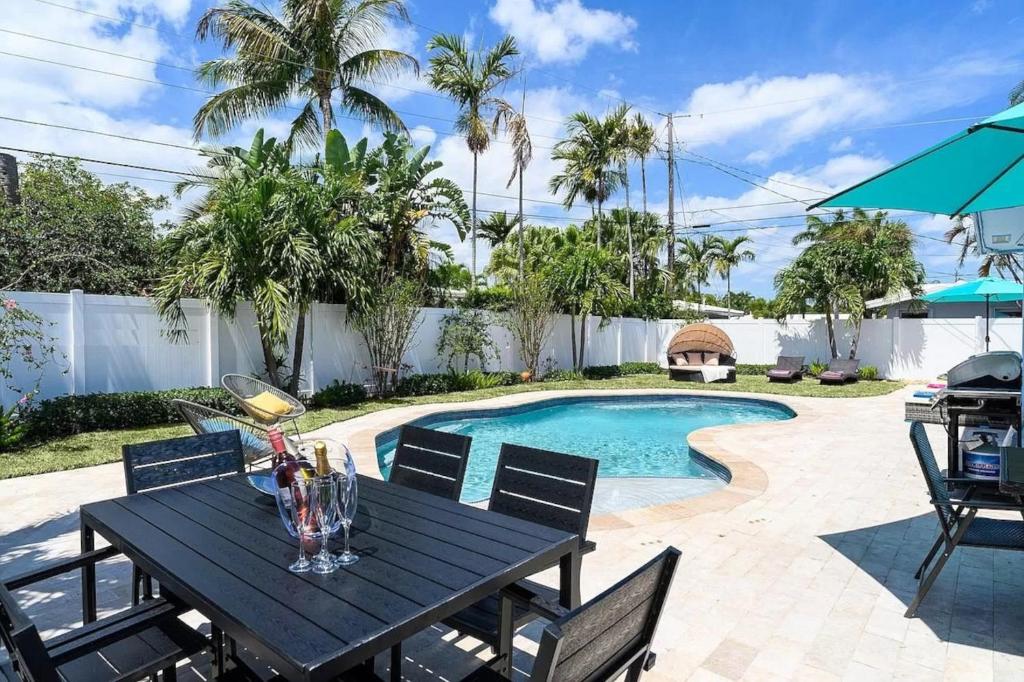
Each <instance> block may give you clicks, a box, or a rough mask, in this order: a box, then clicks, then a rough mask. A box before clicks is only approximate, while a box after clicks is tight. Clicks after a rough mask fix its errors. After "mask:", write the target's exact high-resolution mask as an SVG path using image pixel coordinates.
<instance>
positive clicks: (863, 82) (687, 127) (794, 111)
mask: <svg viewBox="0 0 1024 682" xmlns="http://www.w3.org/2000/svg"><path fill="white" fill-rule="evenodd" d="M889 111H890V105H889V102H888V100H887V98H886V97H884V96H883V95H882V94H880V92H879V88H878V84H877V83H876V82H875V79H872V78H867V77H858V76H842V75H839V74H835V73H819V74H809V75H807V76H803V77H796V76H779V77H776V78H770V79H762V78H759V77H757V76H750V77H747V78H743V79H741V80H736V81H732V82H729V83H708V84H705V85H701V86H700V87H698V88H697V89H695V90H694V91H693V92H692V94H691V95H690V97H689V99H688V100H687V102H686V105H685V106H684V108H683V112H684V114H686V115H685V116H683V117H680V118H679V119H678V122H677V125H676V130H677V137H678V138H679V139H681V140H685V141H686V142H687V144H689V145H691V146H693V147H702V146H710V145H721V144H725V143H731V142H733V141H739V142H741V143H742V142H746V143H747V144H749V146H750V147H751V148H752V150H751V152H749V154H748V157H747V161H748V162H754V163H764V162H767V161H770V160H771V159H772V158H775V157H776V156H778V155H779V154H781V153H783V152H785V151H787V150H788V149H789V148H790V147H791V146H793V145H794V144H797V143H799V142H803V141H806V140H809V139H812V138H814V137H816V136H818V135H820V134H821V133H823V132H825V131H828V130H830V129H834V128H836V127H838V126H839V125H843V126H848V125H851V124H857V123H862V122H865V121H873V120H876V119H878V118H880V117H881V116H882V115H884V114H886V113H887V112H889Z"/></svg>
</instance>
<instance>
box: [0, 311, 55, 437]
mask: <svg viewBox="0 0 1024 682" xmlns="http://www.w3.org/2000/svg"><path fill="white" fill-rule="evenodd" d="M0 301H2V303H0V382H3V386H2V387H3V388H5V389H7V391H9V392H11V393H14V394H15V395H17V396H18V398H17V399H16V400H15V402H14V403H13V404H12V405H10V406H9V407H4V406H3V405H0V452H2V451H4V450H7V449H11V448H14V447H16V446H17V445H18V443H20V442H21V440H22V439H23V438H25V436H26V435H27V434H28V432H29V430H30V427H29V422H28V420H29V418H30V416H31V414H32V410H33V405H32V401H33V399H34V398H35V396H36V393H37V392H38V391H39V383H40V381H42V378H43V369H44V368H45V367H46V365H47V363H49V362H50V361H51V360H53V359H54V357H55V356H56V355H57V350H56V347H55V345H54V340H53V339H52V338H51V337H50V336H48V335H47V334H46V332H45V331H44V325H45V322H44V321H43V319H42V318H41V317H39V316H38V315H36V314H35V313H33V312H32V311H31V310H28V309H27V308H24V307H22V306H20V305H18V302H17V301H15V300H14V299H12V298H4V297H3V296H0ZM16 370H17V371H16ZM16 375H17V376H16ZM18 377H20V380H19V379H18ZM26 381H27V382H28V383H25V382H26Z"/></svg>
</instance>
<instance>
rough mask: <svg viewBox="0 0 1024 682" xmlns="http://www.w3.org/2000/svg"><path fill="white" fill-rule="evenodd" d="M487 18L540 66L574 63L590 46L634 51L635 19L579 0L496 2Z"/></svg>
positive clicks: (507, 0) (515, 0)
mask: <svg viewBox="0 0 1024 682" xmlns="http://www.w3.org/2000/svg"><path fill="white" fill-rule="evenodd" d="M490 16H491V19H492V20H493V21H494V22H495V23H496V24H498V25H499V26H501V27H502V28H503V29H505V30H506V31H508V32H509V33H511V34H512V35H514V36H515V37H516V39H517V40H518V41H519V42H520V44H521V45H522V46H523V47H525V48H526V49H528V50H529V51H530V52H531V53H532V54H533V55H535V56H536V58H537V59H538V60H539V61H541V62H543V63H551V62H577V61H579V60H580V59H582V58H583V57H584V56H586V54H587V51H588V50H590V48H591V47H593V46H594V45H603V46H610V47H616V48H618V49H621V50H634V49H636V43H635V42H634V40H633V31H634V30H635V29H636V20H635V19H633V18H632V17H630V16H628V15H625V14H620V13H618V12H610V11H608V10H604V9H588V8H586V7H584V6H583V4H582V3H581V2H580V0H557V2H551V1H550V0H547V1H545V0H497V2H496V3H495V4H494V7H492V8H491V12H490Z"/></svg>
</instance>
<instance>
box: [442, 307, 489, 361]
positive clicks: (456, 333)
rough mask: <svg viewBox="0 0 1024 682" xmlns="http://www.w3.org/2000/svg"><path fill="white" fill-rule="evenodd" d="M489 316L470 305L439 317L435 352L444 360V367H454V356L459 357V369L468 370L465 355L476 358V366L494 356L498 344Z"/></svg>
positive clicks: (467, 359)
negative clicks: (438, 334) (439, 332)
mask: <svg viewBox="0 0 1024 682" xmlns="http://www.w3.org/2000/svg"><path fill="white" fill-rule="evenodd" d="M490 324H491V320H490V316H489V315H488V314H487V313H486V312H484V311H482V310H475V309H470V308H457V309H456V310H454V311H453V312H450V313H448V314H447V315H445V316H444V318H443V319H442V320H441V335H440V336H439V337H438V339H437V354H438V356H439V357H443V358H445V360H446V363H447V366H448V371H449V372H454V371H457V364H458V363H457V364H456V366H453V365H452V362H453V361H454V360H457V359H460V358H461V360H462V362H461V365H462V368H461V369H462V373H463V374H465V373H466V372H468V371H469V359H470V358H476V360H477V362H478V363H479V364H480V369H481V370H483V369H484V368H486V367H487V361H488V360H489V359H491V358H497V357H498V347H497V346H496V345H495V343H494V341H493V339H491V334H490Z"/></svg>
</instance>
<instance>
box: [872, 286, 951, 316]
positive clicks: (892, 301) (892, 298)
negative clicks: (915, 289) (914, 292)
mask: <svg viewBox="0 0 1024 682" xmlns="http://www.w3.org/2000/svg"><path fill="white" fill-rule="evenodd" d="M963 282H964V280H962V279H958V280H957V281H955V282H932V283H931V284H925V285H922V287H921V294H922V295H923V294H934V293H935V292H936V291H943V290H945V289H948V288H950V287H951V286H954V285H957V284H963ZM914 298H915V297H914V296H911V295H910V292H909V291H907V290H906V289H903V290H901V291H899V292H898V293H895V294H890V295H888V296H883V297H882V298H873V299H871V300H870V301H866V302H865V303H864V307H865V308H867V309H868V310H874V309H875V308H884V307H885V306H889V305H896V304H897V303H905V302H906V301H912V300H914ZM932 305H941V303H933V304H932Z"/></svg>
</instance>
